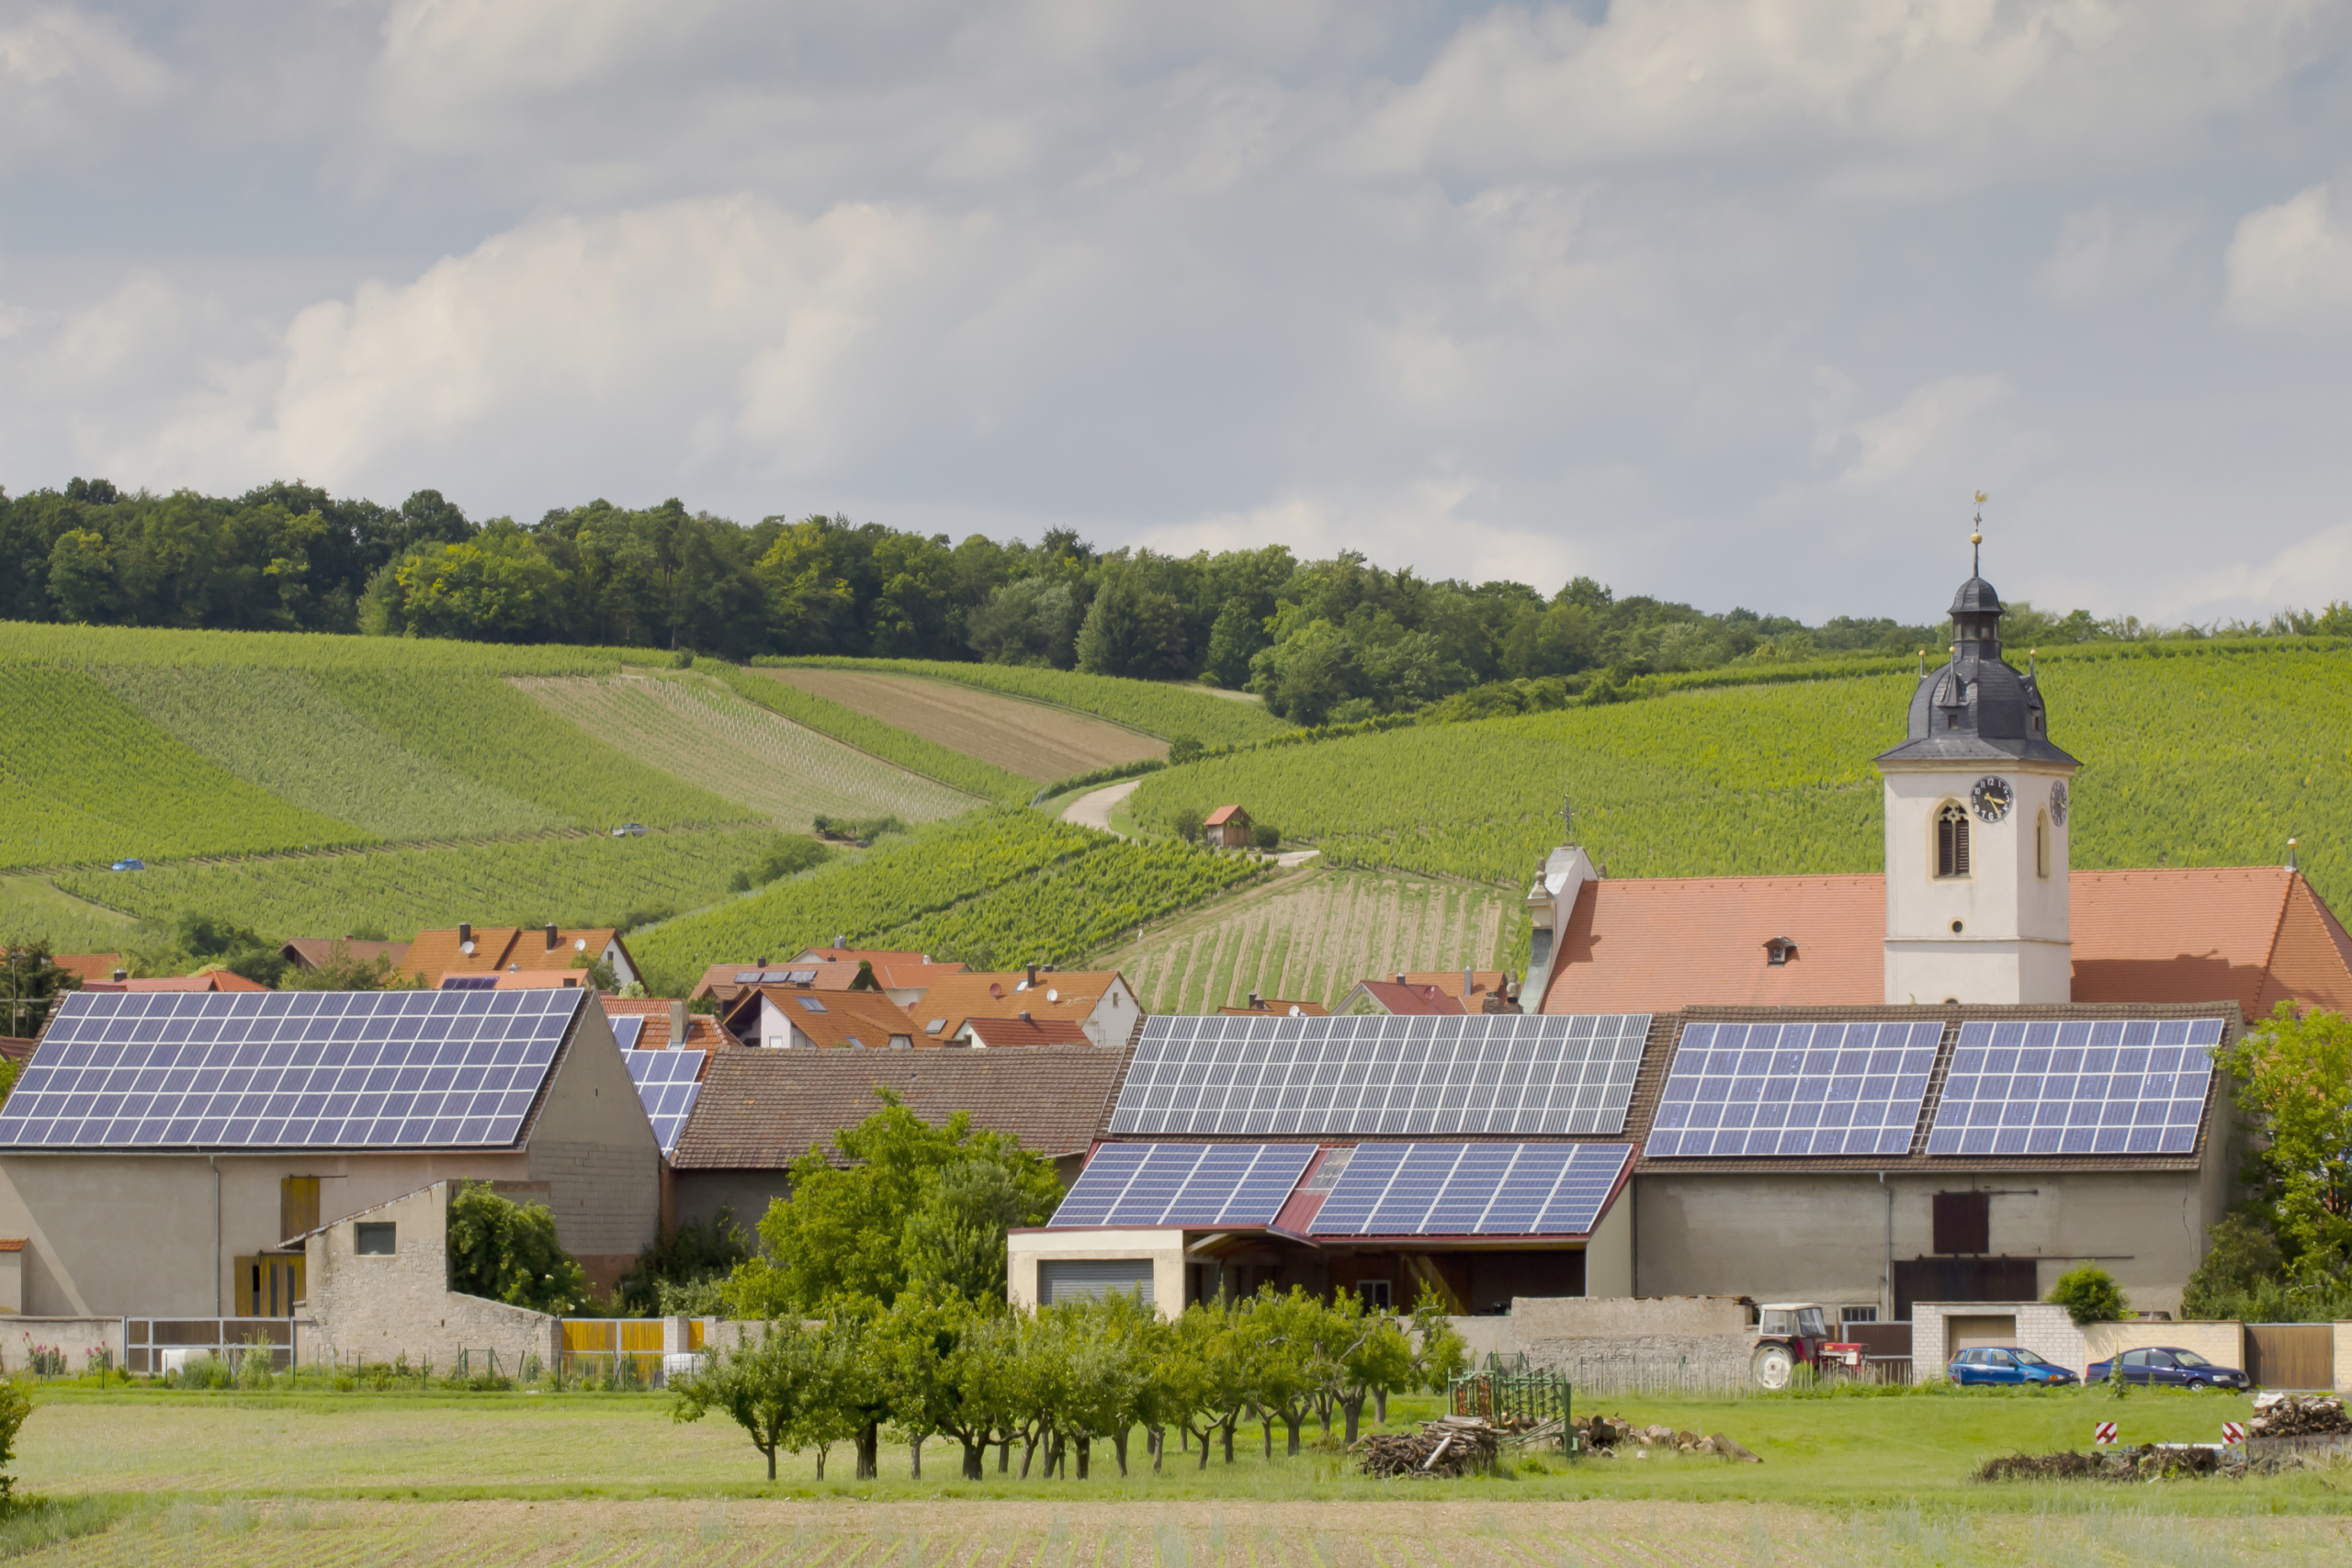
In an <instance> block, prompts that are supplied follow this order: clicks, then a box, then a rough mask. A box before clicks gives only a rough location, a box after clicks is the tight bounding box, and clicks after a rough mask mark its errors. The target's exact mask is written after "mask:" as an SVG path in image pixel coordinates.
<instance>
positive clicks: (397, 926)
mask: <svg viewBox="0 0 2352 1568" xmlns="http://www.w3.org/2000/svg"><path fill="white" fill-rule="evenodd" d="M774 837H775V835H774V834H773V833H772V832H770V831H768V830H767V829H741V830H738V831H732V832H723V831H722V832H700V833H654V834H649V835H648V836H646V837H645V838H642V839H615V838H609V837H605V836H603V835H597V836H595V837H590V838H549V839H536V840H526V841H523V842H518V843H488V844H451V845H435V846H431V847H403V848H398V849H393V848H383V849H377V850H372V851H369V852H367V853H364V854H312V855H275V856H266V857H256V858H254V859H249V860H238V861H230V862H225V863H220V864H215V865H161V866H151V867H150V868H149V869H147V870H146V871H143V872H138V873H131V874H123V873H109V872H104V871H82V872H69V873H63V874H59V875H57V876H54V877H52V878H51V879H50V880H51V882H52V883H54V884H55V885H56V886H57V887H58V888H60V889H62V891H64V892H65V893H68V894H71V895H73V896H74V897H78V898H82V899H86V900H87V901H89V902H90V903H92V904H96V905H101V906H104V907H105V908H110V909H115V910H119V911H120V912H121V913H123V914H126V915H132V916H137V917H139V918H141V919H151V920H155V921H158V922H164V923H168V922H171V921H173V920H175V919H177V918H178V917H179V916H180V915H181V914H183V913H195V914H205V915H211V916H213V917H215V918H216V919H226V920H228V921H230V922H231V923H232V924H235V925H240V926H244V927H247V928H249V929H251V930H253V931H258V932H260V933H261V934H262V935H263V936H265V937H266V938H268V939H270V940H271V941H274V942H278V941H284V940H286V939H287V938H288V937H297V936H314V937H332V936H345V935H349V934H352V933H354V932H360V931H366V932H371V933H372V932H381V933H382V934H383V935H385V936H388V937H394V938H400V937H407V936H411V935H413V934H414V933H415V932H416V931H418V930H419V929H421V928H424V927H427V926H451V925H455V924H456V923H457V922H458V921H459V920H471V921H473V922H474V923H475V924H476V925H483V926H496V925H537V924H539V923H541V922H543V921H547V920H554V921H556V922H557V923H559V924H560V925H567V926H605V925H616V924H621V923H624V922H625V921H627V920H628V918H629V917H630V916H632V915H637V916H640V917H641V916H647V915H652V914H656V913H661V912H666V911H671V910H679V909H692V908H697V907H699V906H701V905H704V904H708V903H710V902H712V901H713V900H714V899H718V898H721V897H725V896H726V891H727V883H728V879H729V877H730V876H732V875H733V874H735V873H736V872H737V871H739V870H743V869H747V868H749V867H750V866H752V865H753V864H755V863H757V862H758V861H759V859H760V858H761V856H762V854H763V852H764V851H765V850H766V848H767V846H768V845H769V843H770V842H771V840H773V839H774ZM12 880H21V879H12ZM9 892H10V893H11V894H14V893H15V889H13V888H12V889H9ZM28 892H29V890H28ZM52 897H53V896H52ZM46 913H52V911H48V910H44V909H42V908H40V907H39V905H38V904H37V902H36V901H35V900H34V899H33V898H32V897H29V896H27V897H9V898H8V900H7V902H6V904H5V905H0V924H7V925H13V924H15V923H17V922H18V921H23V922H25V923H33V922H35V921H38V920H40V918H41V916H42V915H44V914H46ZM85 931H86V932H87V935H88V936H103V935H105V934H106V931H105V928H104V926H103V924H101V923H99V922H97V921H92V922H90V923H89V925H88V926H86V927H85ZM52 935H53V937H54V938H55V939H56V940H58V941H59V942H61V945H63V938H64V935H65V933H64V931H52ZM117 935H118V936H119V932H118V933H117ZM86 939H87V938H86V937H85V940H86ZM74 945H76V946H78V945H79V944H78V943H75V944H74Z"/></svg>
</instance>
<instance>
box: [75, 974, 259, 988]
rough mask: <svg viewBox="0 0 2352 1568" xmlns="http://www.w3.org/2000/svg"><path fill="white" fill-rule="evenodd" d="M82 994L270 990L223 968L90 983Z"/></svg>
mask: <svg viewBox="0 0 2352 1568" xmlns="http://www.w3.org/2000/svg"><path fill="white" fill-rule="evenodd" d="M82 988H83V989H84V990H85V991H207V992H209V991H266V990H268V989H269V988H270V987H267V986H265V985H263V984H262V983H261V982H260V981H258V980H248V979H246V978H245V977H244V976H243V975H232V974H231V973H230V972H229V971H228V970H226V969H208V970H206V971H205V972H204V973H203V974H201V975H164V976H156V977H155V978H153V979H149V980H90V981H86V982H85V983H84V985H83V987H82Z"/></svg>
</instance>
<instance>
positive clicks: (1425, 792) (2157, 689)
mask: <svg viewBox="0 0 2352 1568" xmlns="http://www.w3.org/2000/svg"><path fill="white" fill-rule="evenodd" d="M1914 683H1915V676H1914V675H1913V674H1912V673H1911V672H1910V671H1901V672H1894V673H1883V674H1875V675H1867V676H1860V677H1847V678H1821V679H1812V680H1804V681H1799V682H1785V683H1777V684H1763V683H1756V684H1744V685H1738V686H1731V687H1724V688H1719V689H1713V690H1691V691H1680V692H1674V693H1670V694H1666V695H1662V696H1657V697H1654V698H1650V699H1648V700H1645V701H1639V702H1630V703H1621V704H1613V705H1600V706H1592V707H1576V708H1569V709H1566V710H1563V711H1560V712H1556V713H1548V714H1539V715H1533V716H1526V717H1519V718H1510V719H1497V720H1487V721H1484V722H1479V723H1471V724H1449V725H1423V726H1419V727H1415V728H1406V729H1398V730H1392V731H1389V732H1387V733H1385V734H1379V735H1370V736H1363V737H1360V738H1356V739H1344V740H1334V741H1329V742H1325V743H1322V744H1318V745H1311V746H1289V747H1271V748H1268V749H1266V750H1259V751H1246V752H1242V753H1240V754H1238V755H1234V756H1227V757H1218V758H1212V759H1209V760H1205V761H1200V762H1196V763H1193V764H1191V765H1188V766H1185V767H1182V768H1172V769H1170V770H1167V771H1165V772H1162V773H1154V774H1152V775H1151V776H1150V777H1148V778H1147V779H1146V780H1145V781H1144V782H1143V784H1142V785H1141V787H1140V788H1138V789H1137V790H1136V794H1135V795H1134V796H1133V797H1132V798H1131V800H1130V801H1129V803H1128V809H1129V811H1130V812H1131V813H1132V815H1133V817H1134V819H1135V820H1136V822H1137V823H1138V824H1140V825H1141V826H1143V827H1145V828H1147V829H1162V828H1165V827H1166V825H1167V824H1168V823H1169V821H1170V818H1172V815H1173V814H1174V812H1175V811H1176V810H1177V809H1178V808H1180V807H1185V806H1194V807H1215V806H1218V805H1222V804H1225V803H1227V802H1238V803H1240V804H1242V805H1244V806H1246V807H1248V808H1249V810H1250V813H1251V814H1252V815H1253V816H1254V817H1256V818H1258V819H1259V820H1261V821H1263V822H1271V823H1273V824H1276V825H1278V826H1279V827H1280V828H1281V829H1282V830H1283V834H1284V836H1285V837H1286V839H1289V840H1295V841H1299V842H1306V843H1314V844H1317V845H1319V846H1320V847H1321V848H1322V850H1323V852H1324V855H1325V857H1326V859H1327V860H1328V861H1329V863H1332V864H1334V865H1342V866H1367V867H1370V866H1390V867H1397V868H1399V869H1403V870H1408V871H1419V872H1430V873H1440V874H1448V875H1453V876H1458V877H1466V878H1470V879H1472V880H1475V881H1480V882H1494V883H1499V884H1516V883H1520V882H1523V881H1524V880H1525V879H1526V878H1527V877H1528V876H1530V875H1531V874H1532V873H1533V871H1534V869H1535V866H1536V863H1537V860H1538V857H1539V856H1540V855H1541V854H1543V852H1544V851H1545V850H1547V849H1548V848H1550V847H1551V846H1552V845H1554V844H1556V843H1558V842H1560V841H1561V834H1562V828H1561V821H1560V807H1561V804H1562V802H1563V800H1564V799H1565V800H1566V801H1569V802H1571V803H1573V805H1574V807H1575V808H1576V813H1577V828H1576V837H1577V840H1578V841H1580V842H1581V843H1583V844H1584V845H1585V846H1586V847H1587V848H1588V849H1589V851H1590V852H1592V854H1593V856H1594V858H1595V859H1596V860H1599V861H1601V862H1603V863H1606V864H1607V865H1608V867H1609V869H1610V871H1611V874H1614V875H1618V876H1628V875H1631V876H1699V875H1720V874H1734V873H1743V872H1744V873H1756V874H1777V873H1798V872H1855V871H1875V870H1877V869H1879V866H1880V863H1881V856H1882V850H1881V839H1880V834H1881V813H1880V804H1879V785H1878V782H1877V775H1876V773H1874V772H1873V771H1872V769H1871V757H1872V756H1873V755H1874V754H1875V753H1877V752H1879V751H1882V750H1885V749H1887V748H1888V747H1890V746H1892V745H1894V743H1895V742H1896V741H1898V740H1899V739H1901V737H1902V734H1903V724H1904V715H1905V707H1906V705H1907V703H1908V701H1909V697H1910V694H1911V692H1912V689H1913V686H1914ZM2041 684H2042V689H2043V691H2044V692H2045V693H2046V694H2047V695H2048V698H2049V702H2050V714H2051V738H2052V739H2053V740H2055V741H2056V742H2057V743H2058V744H2059V745H2061V746H2064V747H2065V748H2066V749H2067V750H2070V751H2071V752H2073V753H2074V754H2075V756H2076V757H2078V758H2080V759H2081V760H2082V761H2083V764H2084V765H2083V772H2082V774H2081V777H2080V779H2079V781H2078V782H2077V784H2076V785H2075V800H2076V801H2077V802H2079V803H2080V804H2079V806H2078V807H2077V810H2078V812H2079V816H2078V817H2077V818H2076V824H2077V825H2076V828H2075V839H2074V843H2073V858H2074V863H2075V865H2076V866H2079V867H2084V868H2093V867H2101V866H2153V865H2236V864H2276V863H2280V862H2283V861H2284V860H2285V858H2286V854H2287V840H2288V838H2289V837H2290V835H2300V837H2301V851H2302V863H2303V865H2304V866H2305V868H2306V869H2307V870H2309V871H2310V873H2311V874H2312V881H2313V883H2314V884H2315V885H2316V886H2318V887H2319V889H2320V891H2321V892H2322V894H2323V895H2324V896H2325V897H2328V898H2329V899H2330V900H2331V901H2332V902H2335V904H2337V905H2338V907H2346V899H2347V898H2352V857H2347V852H2346V847H2345V844H2344V841H2343V840H2344V829H2345V826H2346V823H2347V822H2352V768H2347V761H2352V756H2348V755H2347V741H2346V737H2347V736H2352V649H2347V648H2346V647H2345V646H2343V645H2342V644H2340V643H2334V642H2323V641H2319V640H2316V639H2311V640H2297V639H2286V640H2280V641H2271V642H2252V643H2236V644H2224V643H2188V642H2166V643H2154V644H2144V645H2124V646H2122V647H2120V648H2118V647H2100V648H2097V649H2076V650H2070V651H2069V656H2067V657H2065V658H2063V659H2052V658H2044V659H2043V660H2041Z"/></svg>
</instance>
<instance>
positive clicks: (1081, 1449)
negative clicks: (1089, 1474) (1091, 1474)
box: [1078, 1432, 1094, 1481]
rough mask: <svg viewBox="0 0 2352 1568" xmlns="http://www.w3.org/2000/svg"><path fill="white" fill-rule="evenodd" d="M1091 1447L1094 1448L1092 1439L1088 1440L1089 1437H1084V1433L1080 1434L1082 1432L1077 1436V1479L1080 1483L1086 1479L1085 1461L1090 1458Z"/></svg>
mask: <svg viewBox="0 0 2352 1568" xmlns="http://www.w3.org/2000/svg"><path fill="white" fill-rule="evenodd" d="M1093 1447H1094V1439H1093V1438H1090V1437H1088V1436H1086V1435H1085V1434H1084V1433H1082V1432H1081V1433H1080V1434H1079V1438H1078V1478H1079V1479H1080V1481H1083V1480H1085V1479H1086V1461H1087V1460H1088V1459H1089V1458H1090V1457H1091V1453H1092V1450H1093Z"/></svg>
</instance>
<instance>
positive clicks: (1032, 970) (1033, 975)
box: [1029, 964, 1037, 989]
mask: <svg viewBox="0 0 2352 1568" xmlns="http://www.w3.org/2000/svg"><path fill="white" fill-rule="evenodd" d="M1036 984H1037V966H1036V965H1035V964H1031V965H1029V985H1030V987H1031V988H1032V989H1035V987H1036Z"/></svg>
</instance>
